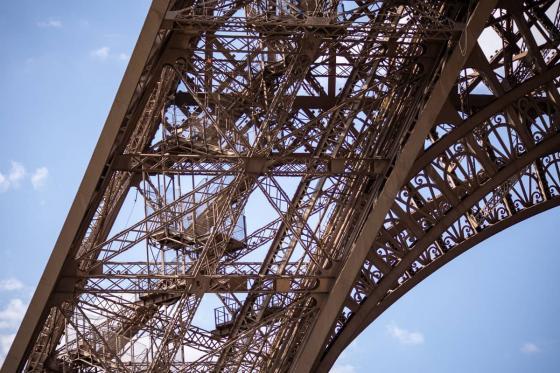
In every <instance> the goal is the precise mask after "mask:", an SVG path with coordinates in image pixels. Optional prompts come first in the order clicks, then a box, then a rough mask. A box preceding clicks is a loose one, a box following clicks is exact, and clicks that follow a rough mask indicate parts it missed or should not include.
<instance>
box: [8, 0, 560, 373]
mask: <svg viewBox="0 0 560 373" xmlns="http://www.w3.org/2000/svg"><path fill="white" fill-rule="evenodd" d="M148 6H149V2H148V1H146V0H142V1H140V0H126V1H125V0H119V1H115V0H113V1H107V0H97V1H95V2H77V1H17V2H7V1H4V2H0V45H2V48H3V53H2V58H0V65H1V66H0V81H1V87H2V89H1V90H0V128H1V130H2V134H3V135H2V136H1V137H0V145H1V146H0V211H1V214H0V237H1V241H0V357H1V356H2V355H3V354H5V353H6V351H7V348H8V346H9V344H10V341H11V338H12V336H13V333H15V330H16V328H17V325H18V323H19V319H20V318H21V316H22V313H23V311H24V309H25V307H26V305H27V303H28V302H29V299H30V297H31V294H32V292H33V289H34V288H35V285H36V283H37V281H38V280H39V277H40V275H41V273H42V270H43V267H44V265H45V263H46V260H47V258H48V256H49V254H50V251H51V249H52V247H53V245H54V242H55V240H56V238H57V236H58V233H59V231H60V228H61V226H62V224H63V221H64V219H65V217H66V214H67V212H68V209H69V207H70V204H71V202H72V200H73V198H74V195H75V192H76V190H77V187H78V184H79V182H80V181H81V178H82V175H83V173H84V170H85V167H86V165H87V162H88V161H89V158H90V156H91V152H92V150H93V147H94V145H95V142H96V141H97V137H98V135H99V133H100V131H101V126H102V125H103V122H104V120H105V117H106V115H107V113H108V111H109V107H110V105H111V103H112V100H113V98H114V95H115V92H116V89H117V87H118V84H119V83H120V80H121V77H122V74H123V72H124V69H125V67H126V63H127V61H128V58H129V56H130V54H131V51H132V48H133V46H134V43H135V41H136V38H137V36H138V34H139V31H140V27H141V25H142V22H143V20H144V17H145V14H146V12H147V9H148ZM559 215H560V212H559V211H558V210H552V211H550V212H547V213H544V214H542V215H540V216H537V217H535V218H533V219H531V220H528V221H526V222H525V223H522V224H519V225H518V226H516V227H514V228H512V229H510V230H508V231H507V232H504V233H502V234H499V235H497V236H495V237H493V238H492V239H490V240H488V241H486V242H484V243H483V244H481V245H479V246H478V247H476V248H474V249H473V250H471V251H470V252H468V253H466V254H465V255H463V256H461V257H460V258H458V259H457V260H455V261H454V262H452V263H450V264H449V265H447V266H446V267H444V268H443V269H442V270H440V271H439V272H437V273H436V274H435V275H433V276H432V277H430V278H428V279H427V280H426V281H424V282H423V283H422V284H420V285H419V286H418V287H417V288H416V289H414V290H413V291H411V292H410V293H409V294H407V295H406V296H405V297H404V298H403V299H401V300H400V301H399V302H397V303H396V304H395V305H394V306H393V307H391V308H390V309H389V310H388V311H387V312H386V313H385V314H384V315H382V316H381V317H380V318H379V319H378V320H377V321H376V322H375V323H374V324H373V325H372V326H371V327H370V328H369V329H368V330H366V331H365V332H364V333H363V335H361V336H360V337H359V338H358V339H357V340H356V341H355V342H354V343H353V344H352V345H351V347H350V348H349V349H348V350H347V351H345V352H344V354H343V355H342V357H341V358H340V359H339V361H338V363H337V365H336V367H335V369H333V371H335V372H338V373H342V372H370V371H380V372H382V371H389V370H390V371H392V372H407V373H411V372H450V371H453V372H556V371H557V367H558V366H559V365H560V354H559V353H558V351H560V325H559V324H558V323H557V322H556V320H557V315H559V314H560V291H558V290H557V284H558V282H557V279H556V277H555V273H556V272H557V267H558V263H560V250H559V244H558V240H557V239H556V236H555V235H554V233H555V231H556V230H557V229H558V221H559Z"/></svg>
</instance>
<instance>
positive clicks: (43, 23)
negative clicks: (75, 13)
mask: <svg viewBox="0 0 560 373" xmlns="http://www.w3.org/2000/svg"><path fill="white" fill-rule="evenodd" d="M37 26H39V27H50V28H61V27H62V22H61V21H59V20H58V19H49V20H48V21H41V22H37Z"/></svg>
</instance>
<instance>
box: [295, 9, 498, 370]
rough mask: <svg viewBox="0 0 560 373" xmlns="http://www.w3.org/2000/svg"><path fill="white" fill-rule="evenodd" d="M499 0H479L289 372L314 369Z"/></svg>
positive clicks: (322, 301)
mask: <svg viewBox="0 0 560 373" xmlns="http://www.w3.org/2000/svg"><path fill="white" fill-rule="evenodd" d="M496 3H497V0H481V1H480V2H479V3H478V4H477V6H476V8H475V9H474V11H473V13H472V14H471V16H470V17H469V19H468V20H467V24H466V27H465V30H464V31H463V33H462V35H461V38H460V39H459V42H458V44H457V45H456V46H455V49H454V50H453V52H452V54H451V56H450V57H449V59H448V61H447V62H446V63H445V65H444V67H443V70H442V73H441V75H440V78H439V79H438V81H437V82H436V83H435V85H434V88H433V90H432V92H431V94H430V97H429V98H428V101H427V102H426V105H425V107H424V109H423V110H422V111H421V113H420V115H419V117H418V120H417V122H416V125H415V126H414V129H413V130H412V133H411V135H410V137H409V139H408V141H407V143H406V144H405V146H404V147H403V150H402V152H401V154H400V156H399V158H398V159H397V161H396V163H395V167H394V168H393V171H392V173H391V174H390V176H389V178H388V179H387V183H386V184H385V187H384V188H383V190H382V191H381V193H380V195H379V198H378V200H377V201H376V203H375V205H374V208H373V209H372V210H371V212H370V213H369V215H368V217H367V220H366V223H365V225H364V228H363V229H362V231H361V232H360V234H359V236H358V237H357V239H356V241H355V242H354V245H353V247H352V248H351V249H350V253H349V255H348V259H347V261H346V262H345V263H344V266H343V267H342V269H341V271H340V273H339V275H338V278H337V280H336V282H335V284H334V286H333V288H332V290H331V292H330V294H329V295H328V297H327V298H325V299H322V300H321V302H320V311H319V314H318V316H317V318H316V321H315V323H314V324H313V325H312V327H311V328H310V332H309V333H308V334H307V337H306V339H305V340H304V343H302V345H301V348H300V350H299V351H298V354H297V356H296V358H295V360H294V363H293V365H292V367H291V369H290V371H291V372H297V373H301V372H310V371H311V370H312V369H313V366H314V363H315V362H316V360H317V359H318V357H319V356H320V354H321V353H322V349H323V347H324V345H325V341H326V340H327V338H328V337H329V333H330V332H331V330H332V327H333V325H334V323H335V321H336V318H337V317H338V315H339V314H340V310H341V309H342V307H343V305H344V300H345V299H346V296H347V294H348V293H349V292H350V290H351V289H352V285H353V283H354V280H355V277H356V275H357V273H358V271H359V270H360V268H361V266H362V265H363V263H364V260H365V259H366V256H367V254H368V251H369V250H370V249H371V247H372V245H373V242H374V240H375V237H376V236H377V233H378V231H379V229H380V227H381V226H382V224H383V221H384V219H385V216H386V214H387V212H388V211H389V209H390V208H391V206H392V205H393V202H394V199H395V196H396V194H397V192H398V191H399V190H400V188H401V187H402V185H403V184H404V183H405V182H406V178H407V176H408V173H409V171H410V168H411V167H412V165H413V164H414V161H415V159H416V157H417V155H418V154H419V152H420V151H421V150H422V146H423V144H424V139H425V138H426V136H428V134H429V131H430V129H431V128H432V127H433V125H434V122H435V120H436V118H437V116H438V115H439V112H440V111H441V109H442V107H443V105H444V103H445V102H446V99H447V96H448V95H449V93H450V91H451V89H452V88H453V86H454V84H455V82H456V80H457V76H458V74H459V71H460V70H461V68H463V66H464V64H465V62H466V61H467V59H468V57H469V55H470V53H471V51H472V49H473V47H474V46H475V45H476V43H477V40H478V37H479V36H480V34H481V32H482V30H483V29H484V26H485V25H486V21H487V20H488V17H489V16H490V14H491V12H492V11H493V10H494V8H495V6H496Z"/></svg>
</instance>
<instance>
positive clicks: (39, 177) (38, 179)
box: [31, 167, 49, 190]
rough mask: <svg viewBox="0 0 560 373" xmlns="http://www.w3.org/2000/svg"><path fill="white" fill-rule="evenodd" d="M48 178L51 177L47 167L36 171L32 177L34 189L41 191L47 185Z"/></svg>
mask: <svg viewBox="0 0 560 373" xmlns="http://www.w3.org/2000/svg"><path fill="white" fill-rule="evenodd" d="M47 176H49V170H48V169H47V168H46V167H40V168H38V169H36V170H35V172H34V173H33V175H31V184H33V189H35V190H37V189H41V188H42V187H43V186H44V185H45V181H46V180H47Z"/></svg>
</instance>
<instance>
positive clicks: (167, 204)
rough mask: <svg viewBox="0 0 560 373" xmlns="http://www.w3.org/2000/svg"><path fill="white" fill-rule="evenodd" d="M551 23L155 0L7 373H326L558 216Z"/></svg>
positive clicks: (486, 13) (530, 12)
mask: <svg viewBox="0 0 560 373" xmlns="http://www.w3.org/2000/svg"><path fill="white" fill-rule="evenodd" d="M559 21H560V17H559V13H558V4H557V3H556V4H555V2H554V1H548V0H531V1H523V2H522V1H505V0H504V1H496V0H480V1H478V2H477V1H471V2H465V1H459V0H457V1H443V0H441V1H437V0H434V1H430V2H426V1H392V0H386V1H375V2H374V1H359V0H356V1H332V0H301V1H285V0H274V1H266V0H262V1H241V0H240V1H228V0H223V1H222V0H214V1H213V0H205V1H180V0H176V1H175V0H158V1H155V2H154V3H153V4H152V7H151V9H150V11H149V14H148V16H147V19H146V23H145V26H144V28H143V30H142V32H141V35H140V38H139V41H138V44H137V46H136V48H135V51H134V53H133V56H132V59H131V62H130V64H129V67H128V69H127V71H126V73H125V77H124V79H123V82H122V84H121V87H120V88H119V91H118V93H117V97H116V99H115V103H114V105H113V107H112V109H111V112H110V114H109V117H108V119H107V123H106V125H105V128H104V130H103V132H102V134H101V138H100V140H99V143H98V146H97V147H96V149H95V152H94V155H93V158H92V161H91V163H90V165H89V167H88V169H87V172H86V175H85V177H84V180H83V182H82V185H81V186H80V189H79V192H78V196H77V197H76V200H75V202H74V204H73V206H72V208H71V211H70V213H69V216H68V219H67V221H66V223H65V225H64V227H63V230H62V233H61V235H60V238H59V240H58V241H57V243H56V247H55V249H54V251H53V254H52V257H51V259H50V261H49V262H48V265H47V268H46V270H45V273H44V275H43V278H42V280H41V282H40V284H39V287H38V289H37V291H36V293H35V296H34V297H33V300H32V302H31V305H30V307H29V310H28V312H27V314H26V316H25V319H24V321H23V324H22V326H21V328H20V330H19V332H18V334H17V337H16V340H15V342H14V344H13V346H12V349H11V350H10V353H9V354H8V356H7V359H6V362H5V364H4V368H3V370H2V372H12V371H16V370H23V371H26V372H45V371H46V372H70V371H80V372H100V371H118V372H145V371H149V372H156V371H157V372H160V371H174V372H192V371H201V372H202V371H204V372H207V371H225V372H254V371H263V372H284V371H291V372H306V371H327V370H328V369H329V368H330V367H331V365H332V364H333V363H334V361H335V360H336V358H337V357H338V356H339V354H340V353H341V351H342V350H343V349H344V348H345V347H346V346H348V344H349V343H350V342H351V341H352V340H353V339H354V338H356V336H357V335H358V334H359V333H360V332H361V331H362V330H363V329H364V328H366V327H367V326H368V325H369V324H370V323H371V322H372V321H373V320H375V318H376V317H377V316H379V315H380V314H381V313H382V312H383V311H384V310H385V309H387V307H389V306H390V305H391V304H392V303H393V302H395V301H396V300H397V299H399V298H400V297H401V296H403V295H404V294H406V292H407V291H408V290H410V289H411V288H412V287H414V286H415V285H416V284H418V283H419V282H420V281H422V280H423V279H424V278H426V277H427V276H429V275H430V274H431V273H433V272H434V271H435V270H437V269H438V268H439V267H441V266H442V265H444V264H445V263H447V262H449V261H450V260H452V259H453V258H455V257H457V256H458V255H460V254H461V253H463V252H464V251H466V250H468V249H469V248H471V247H472V246H473V245H475V244H477V243H478V242H480V241H481V240H484V239H485V238H487V237H489V236H491V235H493V234H495V233H496V232H499V231H501V230H503V229H505V228H507V227H509V226H511V225H512V224H515V223H517V222H519V221H521V220H523V219H526V218H528V217H530V216H532V215H534V214H537V213H539V212H541V211H544V210H546V209H549V208H551V207H553V206H556V205H558V204H559V201H560V197H559V196H560V136H558V131H559V129H560V126H559V116H558V113H559V104H560V96H559V92H558V83H559V80H558V76H559V74H560V66H559V64H558V60H559V58H560V57H559V54H558V49H557V48H558V44H559V42H560V31H559ZM481 35H482V36H481ZM484 43H493V44H496V47H497V51H496V52H495V53H493V54H491V55H490V54H489V53H488V52H487V51H485V50H484V48H483V47H485V45H484ZM481 45H482V47H481ZM131 206H132V207H131ZM212 308H215V310H214V315H211V314H210V315H209V313H211V310H212ZM209 320H210V321H209Z"/></svg>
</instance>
